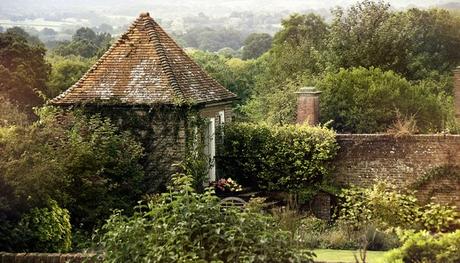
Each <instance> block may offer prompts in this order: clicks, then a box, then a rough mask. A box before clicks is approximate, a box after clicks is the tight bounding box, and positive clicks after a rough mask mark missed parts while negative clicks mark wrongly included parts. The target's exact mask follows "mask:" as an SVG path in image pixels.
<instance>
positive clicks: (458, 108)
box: [454, 66, 460, 121]
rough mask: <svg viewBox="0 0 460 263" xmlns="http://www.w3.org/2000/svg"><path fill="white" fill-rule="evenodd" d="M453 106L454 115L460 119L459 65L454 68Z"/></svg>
mask: <svg viewBox="0 0 460 263" xmlns="http://www.w3.org/2000/svg"><path fill="white" fill-rule="evenodd" d="M454 107H455V116H456V117H457V120H458V121H460V66H458V67H457V68H456V69H454Z"/></svg>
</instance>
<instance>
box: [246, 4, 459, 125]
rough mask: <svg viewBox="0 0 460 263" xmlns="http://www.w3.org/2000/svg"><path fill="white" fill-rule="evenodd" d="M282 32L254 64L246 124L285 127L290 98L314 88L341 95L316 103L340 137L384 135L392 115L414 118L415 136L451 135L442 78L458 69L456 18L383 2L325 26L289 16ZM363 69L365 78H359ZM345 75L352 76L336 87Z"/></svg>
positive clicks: (291, 112) (344, 13) (312, 18)
mask: <svg viewBox="0 0 460 263" xmlns="http://www.w3.org/2000/svg"><path fill="white" fill-rule="evenodd" d="M282 26H283V28H282V29H281V30H280V31H279V32H278V33H277V34H276V35H275V37H274V40H273V45H272V48H271V49H270V50H269V51H268V52H267V53H265V54H264V55H262V56H261V57H260V58H258V59H257V61H258V63H259V65H260V68H261V73H260V74H258V75H257V76H256V77H255V80H256V82H255V85H254V88H253V92H252V97H251V99H250V100H249V101H248V103H247V104H245V105H243V107H242V112H243V113H244V114H245V115H246V117H247V119H248V120H250V121H254V122H259V121H267V122H269V123H273V124H286V123H290V122H292V121H293V120H294V118H295V107H296V97H295V95H294V94H293V92H295V91H297V90H298V89H299V88H300V87H302V86H315V85H318V86H323V87H324V86H326V87H327V86H329V87H330V88H326V91H332V90H334V91H335V89H337V90H338V91H339V92H341V91H343V93H342V92H341V93H340V96H339V95H336V94H335V93H334V94H332V93H331V94H326V96H329V97H326V98H325V99H324V100H323V101H322V103H321V106H322V108H323V112H322V113H323V120H325V121H329V120H333V121H334V124H333V125H334V128H335V129H337V130H338V131H340V132H354V133H360V132H372V133H373V132H385V131H386V130H387V129H388V127H389V126H390V125H391V124H392V123H393V122H394V121H395V119H396V114H395V112H396V110H399V111H400V112H401V113H402V116H404V117H410V116H415V121H416V123H417V125H418V128H419V131H420V132H439V131H447V130H448V131H450V132H456V131H457V130H458V124H456V122H455V121H454V118H453V104H452V98H451V96H452V90H451V86H452V80H448V79H449V76H450V75H451V70H452V69H453V68H454V67H456V66H457V65H458V64H459V63H460V58H459V55H458V52H456V50H459V49H460V41H459V39H460V33H459V31H458V30H456V29H457V28H459V26H460V19H459V18H458V17H455V16H453V15H452V14H451V13H449V12H447V11H444V10H420V9H416V8H414V9H409V10H407V11H400V12H395V11H392V9H391V7H390V6H389V5H388V4H386V3H384V2H383V1H369V0H364V1H361V2H359V3H357V4H355V5H352V6H350V7H349V8H348V9H346V10H345V9H341V8H337V9H335V10H333V19H332V21H331V22H330V23H329V24H328V23H326V22H325V21H324V19H323V18H321V17H319V16H317V15H314V14H304V15H300V14H294V15H291V16H290V17H289V18H288V19H285V20H283V21H282ZM353 68H355V70H353ZM362 68H366V69H368V71H369V75H367V74H362V75H359V76H358V72H360V71H361V73H363V72H364V71H365V70H364V69H362ZM344 72H349V73H350V72H354V73H356V74H357V75H355V77H351V73H350V75H349V76H348V77H349V78H347V81H344V82H343V83H341V80H344V79H343V78H344V74H346V73H344ZM390 72H395V73H390ZM371 76H373V77H371ZM361 78H362V80H361ZM331 79H335V80H336V81H331ZM339 79H341V80H339ZM446 81H447V82H446ZM446 83H448V85H446ZM339 84H342V85H343V87H342V88H340V87H339V88H335V86H333V85H336V86H337V85H339ZM346 85H348V86H346ZM358 87H360V88H358ZM355 88H356V89H355ZM355 97H356V98H355ZM363 105H365V107H363ZM382 106H383V107H382Z"/></svg>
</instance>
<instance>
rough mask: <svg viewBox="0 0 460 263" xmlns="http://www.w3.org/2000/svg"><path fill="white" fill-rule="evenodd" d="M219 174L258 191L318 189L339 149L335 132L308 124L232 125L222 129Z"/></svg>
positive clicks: (326, 177) (326, 176)
mask: <svg viewBox="0 0 460 263" xmlns="http://www.w3.org/2000/svg"><path fill="white" fill-rule="evenodd" d="M224 134H225V137H224V139H223V142H222V143H221V144H220V149H219V157H218V163H217V167H218V169H219V171H220V174H223V175H225V176H226V177H231V178H233V179H236V180H237V181H238V182H239V183H241V184H243V185H244V186H250V187H252V188H254V189H257V190H267V191H288V192H298V191H301V190H305V189H306V188H310V189H311V187H315V186H319V185H320V184H321V183H323V182H324V181H325V180H327V179H328V175H329V167H330V165H329V164H328V162H329V161H331V160H332V159H333V158H334V157H335V155H336V153H337V149H338V145H337V143H336V140H335V133H334V132H333V131H331V130H329V129H327V128H324V127H311V126H307V125H284V126H269V125H267V124H250V123H233V124H230V125H227V126H226V127H225V128H224Z"/></svg>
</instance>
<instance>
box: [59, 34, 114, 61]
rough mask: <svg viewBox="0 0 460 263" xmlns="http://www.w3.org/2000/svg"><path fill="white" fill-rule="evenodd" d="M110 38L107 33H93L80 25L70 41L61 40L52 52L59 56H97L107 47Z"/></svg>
mask: <svg viewBox="0 0 460 263" xmlns="http://www.w3.org/2000/svg"><path fill="white" fill-rule="evenodd" d="M111 39H112V37H111V35H110V34H109V33H95V32H94V31H93V30H92V29H90V28H87V27H82V28H80V29H78V30H77V31H76V32H75V34H74V35H73V36H72V41H63V42H62V43H61V44H60V45H58V46H57V47H56V48H55V49H54V53H56V54H58V55H61V56H70V55H75V56H82V57H84V58H91V57H94V56H98V57H99V56H101V55H102V54H103V52H105V50H107V49H108V47H109V45H110V41H111Z"/></svg>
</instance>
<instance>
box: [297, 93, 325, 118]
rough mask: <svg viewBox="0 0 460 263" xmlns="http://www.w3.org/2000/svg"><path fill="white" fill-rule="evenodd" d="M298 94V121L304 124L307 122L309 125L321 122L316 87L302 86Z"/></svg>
mask: <svg viewBox="0 0 460 263" xmlns="http://www.w3.org/2000/svg"><path fill="white" fill-rule="evenodd" d="M296 94H297V121H296V123H299V124H303V123H305V122H307V123H308V124H309V125H312V126H314V125H316V124H318V123H319V95H320V94H321V91H318V90H317V89H316V88H314V87H304V88H301V89H300V90H299V91H298V92H296Z"/></svg>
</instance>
